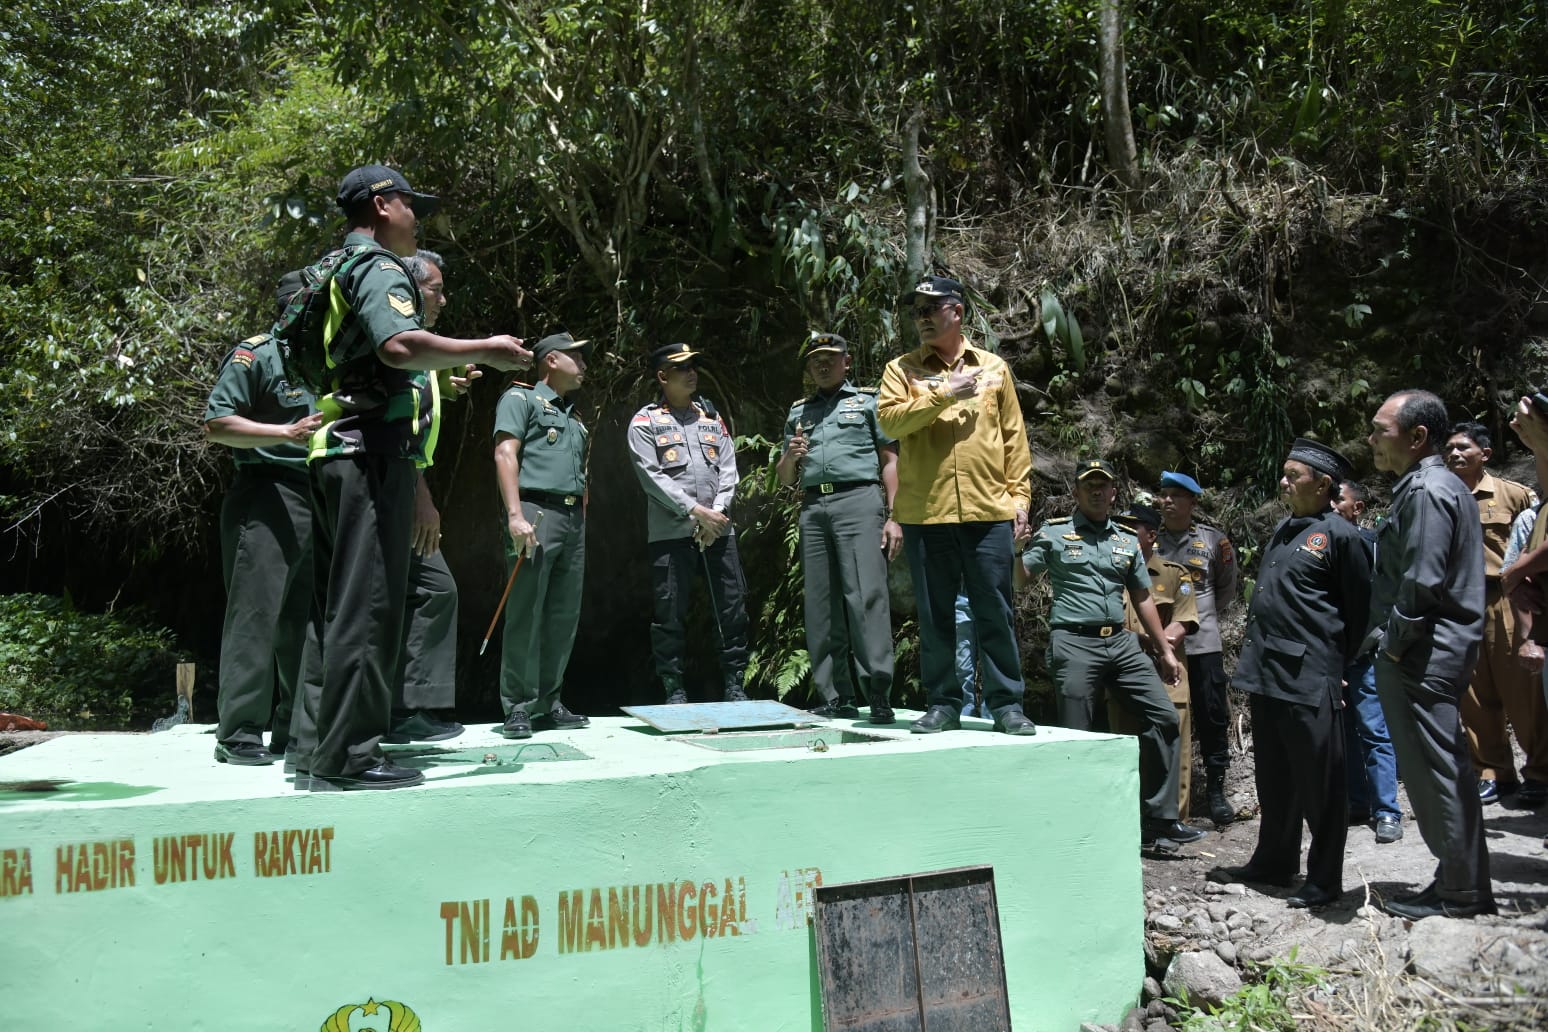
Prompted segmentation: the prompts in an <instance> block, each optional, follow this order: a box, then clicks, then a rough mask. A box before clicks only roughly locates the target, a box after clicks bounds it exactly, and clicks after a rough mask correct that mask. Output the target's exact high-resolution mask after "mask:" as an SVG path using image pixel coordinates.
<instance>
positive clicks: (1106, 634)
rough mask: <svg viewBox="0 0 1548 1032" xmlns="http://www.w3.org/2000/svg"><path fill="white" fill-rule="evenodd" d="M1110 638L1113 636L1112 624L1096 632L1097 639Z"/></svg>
mask: <svg viewBox="0 0 1548 1032" xmlns="http://www.w3.org/2000/svg"><path fill="white" fill-rule="evenodd" d="M1112 636H1113V625H1112V624H1106V625H1104V626H1103V627H1102V629H1101V630H1099V631H1097V637H1098V638H1111V637H1112Z"/></svg>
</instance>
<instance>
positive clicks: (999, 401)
mask: <svg viewBox="0 0 1548 1032" xmlns="http://www.w3.org/2000/svg"><path fill="white" fill-rule="evenodd" d="M903 304H904V306H905V307H906V308H907V309H908V314H909V316H910V318H911V319H912V320H913V322H914V327H915V329H917V330H918V331H919V339H920V342H921V347H920V348H918V350H915V351H910V352H909V353H907V354H905V355H902V356H900V357H898V358H895V359H893V360H892V361H891V362H889V363H888V364H887V370H886V372H885V373H883V374H882V385H881V397H880V400H879V402H878V404H877V414H878V416H879V418H880V421H881V427H882V430H883V431H884V432H885V433H886V434H887V435H888V436H890V437H893V438H896V439H897V441H898V443H899V449H900V451H899V458H898V493H897V498H896V508H895V511H894V512H893V513H892V517H893V519H895V520H896V521H897V522H898V523H899V524H900V525H901V526H902V528H903V552H904V554H905V555H906V556H907V557H908V567H909V572H910V573H911V574H912V575H913V578H914V594H915V597H916V599H917V602H918V607H919V665H920V673H921V675H922V677H923V680H924V684H925V690H926V692H927V697H928V702H929V710H928V712H926V713H925V715H924V716H922V717H920V718H919V719H918V720H916V721H914V723H913V725H912V728H911V730H913V731H915V732H916V733H919V734H931V733H934V732H937V731H947V730H955V729H957V728H959V727H961V723H960V721H959V717H958V712H959V710H960V708H961V687H960V685H959V683H958V681H957V676H956V667H955V663H956V651H955V650H956V639H957V627H956V619H955V603H956V598H957V594H958V593H959V592H961V593H963V594H965V595H966V596H967V599H968V605H969V608H970V609H971V611H972V614H973V626H974V629H975V630H976V631H977V632H978V646H979V662H980V666H981V669H982V673H983V691H984V702H985V704H986V705H987V706H988V707H989V709H990V710H991V711H992V712H993V713H994V726H995V728H996V729H997V730H1000V731H1004V732H1005V733H1006V734H1013V735H1034V734H1036V733H1037V727H1036V725H1034V724H1033V723H1032V721H1031V720H1028V719H1027V717H1026V715H1025V714H1024V713H1023V712H1022V709H1021V699H1022V692H1023V690H1024V685H1023V682H1022V678H1021V654H1020V652H1019V651H1018V650H1017V647H1016V635H1015V631H1014V630H1013V627H1012V623H1011V557H1012V554H1013V551H1014V548H1015V547H1016V542H1018V541H1022V540H1025V539H1026V537H1027V536H1028V534H1029V533H1030V527H1029V525H1028V521H1027V512H1028V510H1029V509H1030V507H1031V503H1032V485H1031V475H1032V453H1031V450H1030V449H1029V448H1028V447H1027V432H1026V426H1025V424H1024V423H1023V422H1022V419H1021V405H1020V403H1019V402H1018V401H1017V399H1016V385H1015V382H1014V380H1013V379H1012V377H1011V373H1010V369H1009V367H1007V366H1006V364H1005V362H1004V361H1003V360H1001V359H1000V358H999V357H998V356H996V355H993V354H991V353H989V352H988V351H985V350H983V349H982V348H978V347H974V346H973V345H972V344H970V343H969V342H968V341H967V339H966V338H965V337H964V336H963V335H962V318H963V315H964V305H963V295H962V284H961V283H958V282H957V281H956V280H953V279H946V278H944V277H941V276H928V277H926V278H925V279H923V280H922V281H921V282H920V283H919V284H918V285H917V286H915V287H914V289H913V290H910V291H909V292H908V293H907V294H905V295H904V296H903Z"/></svg>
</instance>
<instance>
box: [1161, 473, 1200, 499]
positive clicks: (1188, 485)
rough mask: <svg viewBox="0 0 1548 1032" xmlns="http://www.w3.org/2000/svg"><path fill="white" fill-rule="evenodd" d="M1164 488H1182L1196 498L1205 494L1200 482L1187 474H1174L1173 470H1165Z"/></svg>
mask: <svg viewBox="0 0 1548 1032" xmlns="http://www.w3.org/2000/svg"><path fill="white" fill-rule="evenodd" d="M1161 486H1162V487H1180V488H1182V489H1183V490H1184V491H1187V492H1188V493H1189V494H1191V495H1194V496H1195V497H1197V496H1199V495H1201V494H1203V493H1204V489H1203V488H1202V487H1200V486H1199V482H1198V481H1197V480H1194V479H1193V478H1192V477H1190V476H1189V475H1188V474H1186V473H1173V472H1172V471H1171V470H1169V469H1168V470H1163V471H1162V473H1161Z"/></svg>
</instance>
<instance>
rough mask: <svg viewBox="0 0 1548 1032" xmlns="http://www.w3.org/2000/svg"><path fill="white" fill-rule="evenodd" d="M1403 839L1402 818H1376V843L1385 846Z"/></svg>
mask: <svg viewBox="0 0 1548 1032" xmlns="http://www.w3.org/2000/svg"><path fill="white" fill-rule="evenodd" d="M1402 837H1403V818H1401V817H1378V818H1376V841H1377V842H1380V843H1382V844H1383V845H1385V844H1386V843H1388V842H1396V841H1397V840H1398V839H1400V838H1402Z"/></svg>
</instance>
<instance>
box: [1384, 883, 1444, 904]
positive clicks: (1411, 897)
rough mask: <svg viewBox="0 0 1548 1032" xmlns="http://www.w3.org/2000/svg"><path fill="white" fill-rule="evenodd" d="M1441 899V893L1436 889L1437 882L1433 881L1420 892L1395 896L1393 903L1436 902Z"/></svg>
mask: <svg viewBox="0 0 1548 1032" xmlns="http://www.w3.org/2000/svg"><path fill="white" fill-rule="evenodd" d="M1438 899H1440V893H1439V892H1438V891H1436V888H1435V883H1434V882H1431V883H1430V884H1428V885H1426V886H1425V887H1424V888H1422V889H1420V890H1419V891H1418V892H1410V893H1408V894H1407V895H1404V896H1393V897H1392V902H1393V903H1403V904H1408V903H1434V902H1435V901H1436V900H1438Z"/></svg>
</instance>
